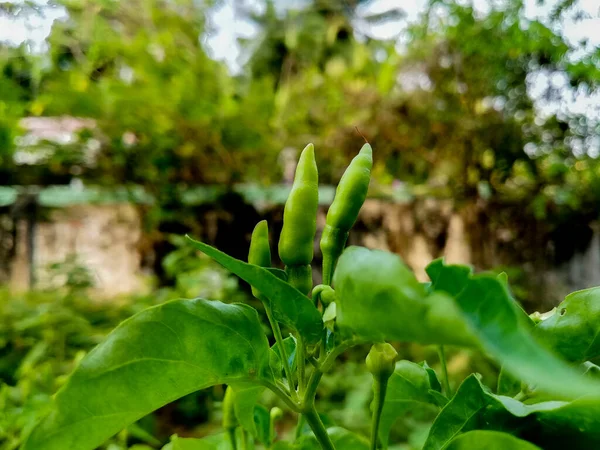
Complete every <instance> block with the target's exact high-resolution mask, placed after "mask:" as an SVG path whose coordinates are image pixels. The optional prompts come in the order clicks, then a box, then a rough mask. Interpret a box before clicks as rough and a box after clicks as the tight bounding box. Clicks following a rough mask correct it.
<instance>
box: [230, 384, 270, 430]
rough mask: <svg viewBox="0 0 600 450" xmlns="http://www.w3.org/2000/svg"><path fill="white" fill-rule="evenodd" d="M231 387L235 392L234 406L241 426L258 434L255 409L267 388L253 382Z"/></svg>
mask: <svg viewBox="0 0 600 450" xmlns="http://www.w3.org/2000/svg"><path fill="white" fill-rule="evenodd" d="M231 389H232V390H233V394H234V395H233V408H234V410H235V416H236V417H237V420H238V422H239V424H240V426H242V427H243V428H244V429H245V430H247V431H249V432H250V433H251V434H252V435H253V436H256V435H257V434H258V433H257V429H256V423H255V421H254V409H255V407H256V405H257V403H258V399H259V397H260V396H261V394H262V393H263V392H264V390H265V388H264V387H263V386H257V385H256V384H253V383H244V384H238V385H235V386H231Z"/></svg>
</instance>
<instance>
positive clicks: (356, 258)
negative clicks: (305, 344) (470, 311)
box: [334, 247, 472, 344]
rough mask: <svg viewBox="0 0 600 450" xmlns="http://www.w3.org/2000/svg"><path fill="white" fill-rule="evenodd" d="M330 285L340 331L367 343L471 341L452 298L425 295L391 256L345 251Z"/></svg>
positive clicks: (403, 265) (400, 264) (407, 270)
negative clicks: (336, 299) (367, 340)
mask: <svg viewBox="0 0 600 450" xmlns="http://www.w3.org/2000/svg"><path fill="white" fill-rule="evenodd" d="M334 286H335V290H336V294H337V297H338V301H337V324H338V325H339V327H340V329H342V330H343V331H344V330H345V331H346V332H349V333H354V334H356V335H358V336H360V337H361V338H365V339H371V340H373V341H385V340H399V341H413V342H420V343H423V344H438V343H446V344H468V343H469V342H471V339H472V337H471V334H470V333H469V330H468V329H467V325H466V323H465V321H464V319H463V318H462V317H461V316H460V311H459V310H458V308H457V307H456V305H455V304H454V302H453V301H452V299H451V298H450V297H448V296H447V295H446V294H444V293H434V294H433V295H431V296H427V293H426V291H425V288H424V287H423V286H422V285H421V283H419V282H418V281H417V279H416V278H415V276H414V275H413V273H412V272H411V271H410V269H409V268H408V267H407V266H406V265H405V264H404V263H403V262H402V260H401V259H400V257H398V256H397V255H394V254H392V253H389V252H384V251H380V250H368V249H366V248H362V247H349V248H347V249H346V251H345V252H344V253H343V254H342V256H341V257H340V259H339V262H338V265H337V268H336V271H335V275H334Z"/></svg>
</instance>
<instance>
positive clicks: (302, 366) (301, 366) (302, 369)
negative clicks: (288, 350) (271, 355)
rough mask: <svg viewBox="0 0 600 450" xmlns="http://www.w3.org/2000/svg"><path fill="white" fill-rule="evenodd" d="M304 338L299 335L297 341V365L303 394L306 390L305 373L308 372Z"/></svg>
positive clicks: (300, 391)
mask: <svg viewBox="0 0 600 450" xmlns="http://www.w3.org/2000/svg"><path fill="white" fill-rule="evenodd" d="M305 349H306V347H305V346H304V339H303V338H302V336H298V339H297V341H296V367H297V368H298V393H299V395H300V396H302V393H303V392H304V381H305V380H304V375H305V373H306V356H305Z"/></svg>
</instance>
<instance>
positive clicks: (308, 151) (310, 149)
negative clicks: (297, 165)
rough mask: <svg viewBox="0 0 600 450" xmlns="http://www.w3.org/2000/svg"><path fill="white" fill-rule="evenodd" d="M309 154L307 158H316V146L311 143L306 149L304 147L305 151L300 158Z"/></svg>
mask: <svg viewBox="0 0 600 450" xmlns="http://www.w3.org/2000/svg"><path fill="white" fill-rule="evenodd" d="M305 153H306V154H307V156H312V157H313V158H314V156H315V146H314V145H313V144H312V142H311V143H309V144H308V145H307V146H306V147H304V150H302V153H301V154H300V158H302V156H303V155H304V154H305Z"/></svg>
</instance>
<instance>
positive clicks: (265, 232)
mask: <svg viewBox="0 0 600 450" xmlns="http://www.w3.org/2000/svg"><path fill="white" fill-rule="evenodd" d="M248 262H249V263H250V264H254V265H255V266H260V267H271V247H270V245H269V225H268V224H267V221H266V220H261V221H260V222H258V223H257V224H256V226H255V227H254V231H252V238H251V239H250V250H249V251H248ZM252 295H254V296H255V297H256V298H258V299H260V300H263V298H262V294H261V293H260V292H259V291H258V290H257V289H256V288H254V287H253V288H252Z"/></svg>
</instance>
